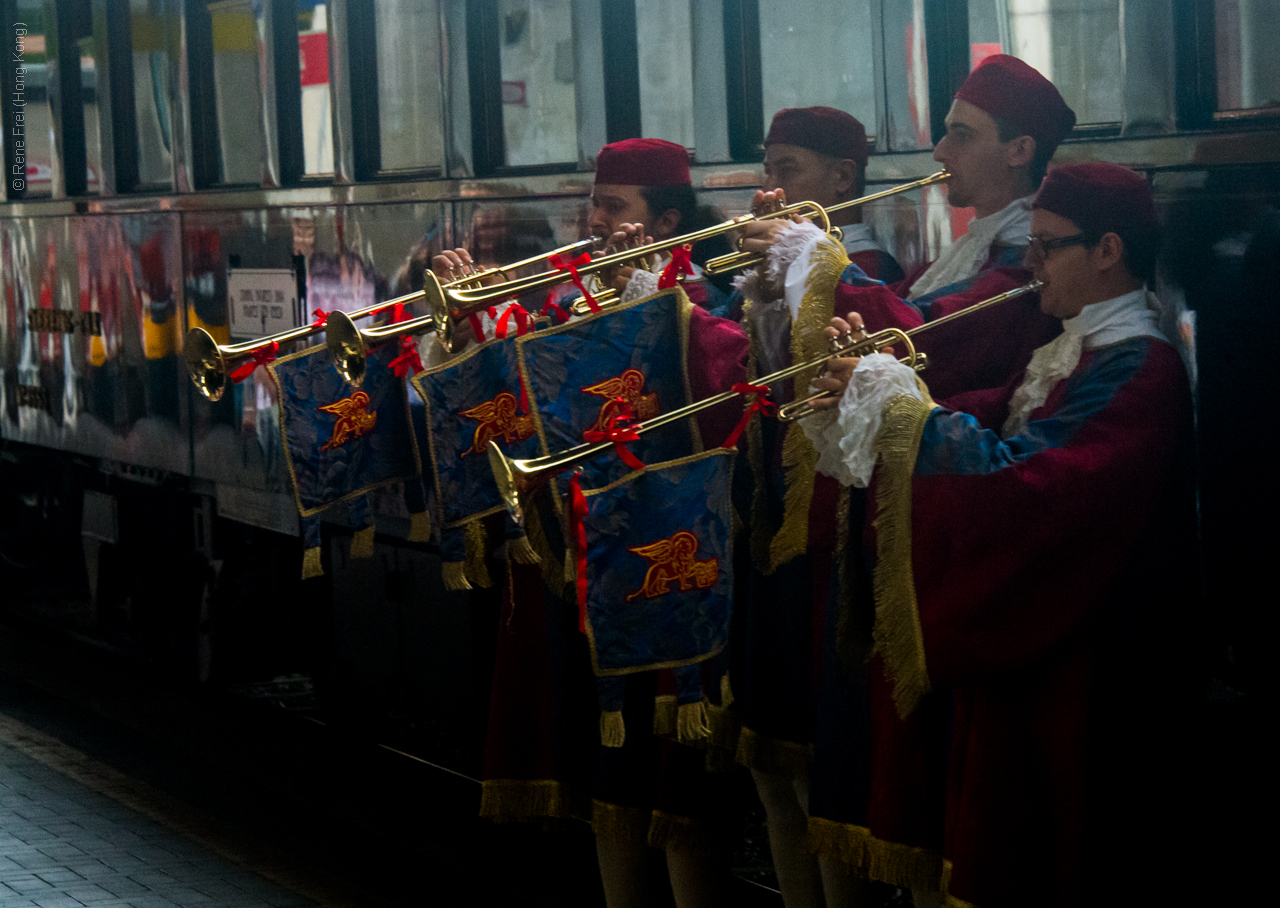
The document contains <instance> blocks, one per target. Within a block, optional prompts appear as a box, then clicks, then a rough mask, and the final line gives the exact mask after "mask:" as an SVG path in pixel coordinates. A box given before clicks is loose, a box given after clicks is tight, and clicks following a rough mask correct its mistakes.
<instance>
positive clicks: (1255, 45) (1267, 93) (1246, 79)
mask: <svg viewBox="0 0 1280 908" xmlns="http://www.w3.org/2000/svg"><path fill="white" fill-rule="evenodd" d="M1277 19H1280V0H1216V2H1215V3H1214V39H1215V48H1214V56H1215V59H1216V62H1217V70H1218V110H1247V109H1249V108H1256V107H1278V106H1280V54H1277V53H1276V50H1275V25H1276V21H1277Z"/></svg>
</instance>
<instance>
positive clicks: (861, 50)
mask: <svg viewBox="0 0 1280 908" xmlns="http://www.w3.org/2000/svg"><path fill="white" fill-rule="evenodd" d="M894 5H897V4H894ZM871 6H872V4H871V0H854V2H852V3H851V2H848V0H843V2H841V0H791V2H789V3H761V4H760V69H761V81H762V83H763V89H764V91H763V94H764V128H765V130H766V131H767V130H768V128H769V122H770V121H771V120H772V119H773V115H774V114H775V113H777V112H778V111H779V110H781V109H782V108H784V107H813V106H816V105H823V106H826V107H835V108H838V109H840V110H843V111H846V112H847V113H851V114H853V115H854V116H855V117H857V118H858V119H859V120H861V121H862V124H863V126H865V127H866V130H867V135H868V136H874V135H875V134H876V132H877V126H876V77H875V59H874V58H875V53H874V50H873V47H872V45H873V43H874V42H873V40H872V36H873V35H874V34H875V30H874V29H873V27H872V16H871ZM921 33H922V34H923V27H921ZM906 34H907V36H908V40H910V32H909V31H908V32H906ZM925 122H926V123H927V122H928V121H927V120H926V121H925Z"/></svg>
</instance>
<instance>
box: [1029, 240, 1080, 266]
mask: <svg viewBox="0 0 1280 908" xmlns="http://www.w3.org/2000/svg"><path fill="white" fill-rule="evenodd" d="M1087 242H1088V239H1087V238H1086V237H1085V235H1084V234H1083V233H1077V234H1075V235H1074V236H1060V237H1057V238H1056V239H1051V240H1046V239H1042V238H1040V237H1038V236H1029V237H1027V252H1028V253H1030V254H1031V255H1032V256H1034V257H1035V258H1037V259H1040V260H1041V261H1043V260H1044V259H1047V258H1048V257H1049V253H1050V252H1052V251H1053V250H1055V249H1065V248H1066V247H1068V246H1079V245H1080V244H1082V243H1087Z"/></svg>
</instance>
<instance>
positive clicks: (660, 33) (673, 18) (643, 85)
mask: <svg viewBox="0 0 1280 908" xmlns="http://www.w3.org/2000/svg"><path fill="white" fill-rule="evenodd" d="M691 5H692V3H691V0H649V2H647V3H645V5H644V13H643V15H637V16H636V42H637V49H638V51H639V63H640V122H641V130H640V131H641V132H642V133H643V134H644V135H646V136H648V137H649V138H653V139H666V140H667V141H668V142H676V143H678V144H680V145H683V146H685V147H686V148H692V147H693V146H694V144H695V143H694V136H693V39H692V34H693V22H692V10H691V9H690V7H691Z"/></svg>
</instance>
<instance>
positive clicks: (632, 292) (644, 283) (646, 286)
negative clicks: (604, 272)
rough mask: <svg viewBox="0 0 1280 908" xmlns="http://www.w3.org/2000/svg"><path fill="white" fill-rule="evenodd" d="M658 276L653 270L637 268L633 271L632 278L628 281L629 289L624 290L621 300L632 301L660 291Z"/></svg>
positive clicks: (624, 301)
mask: <svg viewBox="0 0 1280 908" xmlns="http://www.w3.org/2000/svg"><path fill="white" fill-rule="evenodd" d="M658 277H659V275H657V274H654V273H653V272H652V271H645V270H644V269H643V268H637V269H636V270H635V271H634V272H632V274H631V280H629V281H627V289H626V290H623V291H622V299H621V302H623V303H630V302H634V301H635V300H642V299H644V298H645V297H646V296H653V295H654V294H655V293H657V292H658Z"/></svg>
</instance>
